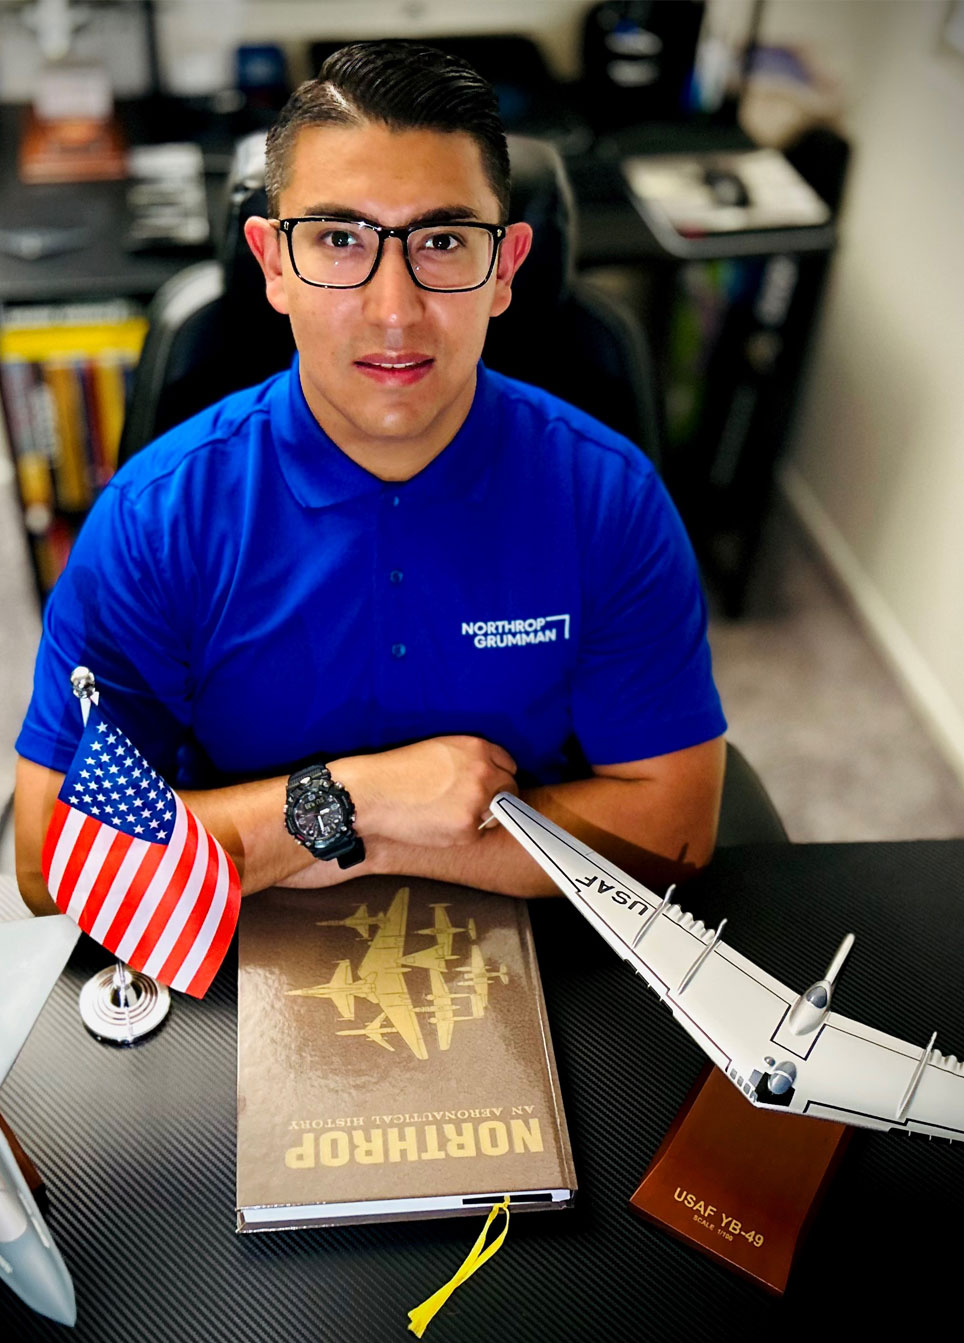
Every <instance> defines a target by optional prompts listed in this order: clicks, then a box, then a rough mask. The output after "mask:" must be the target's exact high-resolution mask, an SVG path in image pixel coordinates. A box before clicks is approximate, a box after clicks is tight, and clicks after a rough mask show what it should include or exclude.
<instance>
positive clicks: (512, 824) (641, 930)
mask: <svg viewBox="0 0 964 1343" xmlns="http://www.w3.org/2000/svg"><path fill="white" fill-rule="evenodd" d="M491 810H492V814H493V815H494V816H496V817H498V819H499V820H500V821H501V822H502V824H503V825H504V826H505V828H506V829H507V830H508V831H509V833H510V834H511V835H513V836H514V837H515V839H517V840H518V841H519V843H520V844H521V845H522V846H523V848H525V849H526V850H527V852H528V853H530V854H531V855H532V857H533V858H534V859H535V860H536V862H537V863H539V865H540V866H541V867H542V868H543V870H544V871H545V872H546V873H548V875H549V876H550V877H551V878H552V880H553V881H554V882H555V883H556V885H557V886H558V887H559V889H560V890H561V891H562V892H563V894H564V895H566V896H568V898H569V899H570V900H571V901H572V903H573V904H574V905H575V906H576V908H577V909H578V910H579V912H580V913H581V914H582V915H583V916H584V917H585V918H586V919H588V921H589V922H590V923H591V924H592V926H593V927H594V928H595V929H596V931H597V932H598V933H599V934H600V935H601V936H602V937H603V938H604V939H605V940H606V941H607V942H608V943H609V945H610V946H611V947H612V948H613V950H614V951H615V952H616V953H617V955H619V956H621V957H622V959H623V960H625V961H626V962H628V964H629V965H631V966H632V967H633V969H635V970H636V971H637V972H638V973H639V974H640V975H641V976H642V977H643V979H644V980H645V981H646V983H647V984H648V985H649V987H650V988H651V989H653V990H654V991H655V993H656V994H657V995H658V996H659V997H660V998H661V999H662V1000H663V1002H665V1003H666V1005H667V1006H668V1007H669V1008H670V1010H671V1011H672V1013H673V1016H674V1017H675V1018H676V1020H677V1021H678V1022H679V1024H680V1025H681V1026H682V1027H683V1029H684V1030H685V1031H686V1032H687V1033H688V1034H689V1035H690V1036H692V1038H693V1039H694V1040H695V1041H696V1043H697V1044H698V1045H699V1046H700V1047H701V1048H702V1049H703V1050H704V1051H705V1052H706V1053H707V1054H708V1055H709V1057H710V1058H711V1059H712V1060H713V1062H714V1063H715V1064H716V1065H717V1067H719V1068H720V1069H722V1071H723V1072H724V1073H725V1074H726V1076H727V1077H728V1078H729V1079H730V1081H731V1082H732V1083H733V1084H734V1086H736V1087H737V1088H738V1089H739V1090H740V1091H741V1092H742V1093H743V1095H744V1096H745V1097H746V1098H747V1100H749V1101H751V1102H752V1103H753V1104H754V1105H758V1106H761V1107H763V1108H765V1109H771V1110H784V1111H788V1112H790V1113H793V1114H805V1115H811V1116H815V1117H817V1118H821V1119H834V1120H837V1121H839V1122H841V1123H845V1124H855V1125H858V1126H861V1127H865V1128H873V1129H891V1128H898V1129H904V1130H906V1131H908V1132H914V1133H926V1134H929V1135H931V1136H933V1137H940V1138H950V1139H956V1140H962V1139H964V1063H962V1062H959V1061H958V1060H957V1059H956V1058H955V1057H954V1056H953V1055H949V1056H946V1057H945V1056H944V1055H942V1054H940V1053H939V1052H938V1051H937V1050H936V1049H935V1048H934V1040H935V1038H936V1032H935V1034H934V1035H932V1036H931V1038H930V1040H929V1041H928V1042H927V1043H926V1044H923V1045H922V1044H911V1043H908V1042H907V1041H905V1040H899V1039H897V1038H896V1037H895V1036H892V1035H886V1034H885V1033H884V1032H883V1031H878V1030H874V1029H873V1028H872V1027H870V1026H865V1025H863V1024H861V1023H860V1022H859V1021H852V1020H850V1019H849V1018H847V1017H844V1016H841V1015H840V1014H839V1013H837V1012H834V1011H833V1010H832V1007H831V1004H832V1000H833V987H834V981H835V980H836V978H837V975H838V974H839V972H840V969H841V967H842V966H843V963H844V960H845V959H846V957H847V954H848V952H849V951H850V948H851V946H852V945H853V940H854V939H853V936H852V934H850V933H848V934H847V936H846V937H845V938H844V939H843V941H842V942H841V944H840V946H839V948H838V949H837V952H836V954H835V956H834V957H833V960H832V961H831V964H830V966H829V967H828V969H827V971H826V973H825V974H824V976H823V977H822V978H821V979H818V980H817V981H816V983H814V984H812V985H810V986H809V988H805V989H804V990H803V991H802V992H796V991H795V990H793V989H791V988H788V987H787V986H786V985H785V984H781V983H780V981H779V980H777V979H774V977H773V976H772V975H769V974H767V972H766V971H765V970H762V969H761V968H760V967H759V966H758V965H755V964H754V963H753V962H752V961H750V960H748V959H747V958H746V957H745V956H742V955H740V953H739V952H737V951H734V950H733V948H732V947H730V946H728V945H727V944H726V943H725V942H723V941H722V940H721V936H720V935H721V933H722V931H723V927H724V925H725V923H726V920H725V919H724V920H722V921H721V923H720V925H719V927H718V928H717V929H715V930H714V929H712V928H706V927H704V925H703V923H702V922H701V921H700V920H698V919H694V917H693V915H692V914H687V913H685V912H684V911H683V910H682V909H680V907H679V905H676V904H672V903H670V896H671V894H672V890H673V888H672V887H670V889H669V891H667V893H666V895H665V896H663V897H662V898H660V897H659V896H658V895H655V894H654V893H653V892H652V891H650V890H648V889H647V888H646V887H645V886H643V885H641V883H640V882H638V881H635V880H634V879H633V878H632V877H629V876H627V875H626V873H625V872H621V871H620V870H619V868H617V867H615V866H614V865H613V864H612V863H610V862H609V861H608V860H607V859H605V858H602V857H601V856H600V855H599V854H598V853H595V852H594V851H593V850H592V849H590V848H588V847H587V846H586V845H585V844H582V843H581V842H580V841H579V840H577V839H575V838H574V837H573V836H572V835H570V834H569V833H568V832H567V831H565V830H563V829H561V828H560V827H559V826H557V825H555V824H553V822H551V821H549V820H548V819H547V818H546V817H545V816H542V815H541V814H540V813H539V812H537V811H536V810H535V809H534V808H532V807H530V806H528V805H527V804H526V803H525V802H523V801H522V800H521V799H519V798H517V797H513V796H512V795H511V794H509V793H499V794H497V796H496V797H495V798H494V799H493V801H492V806H491Z"/></svg>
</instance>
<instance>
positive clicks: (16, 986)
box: [0, 914, 80, 1324]
mask: <svg viewBox="0 0 964 1343" xmlns="http://www.w3.org/2000/svg"><path fill="white" fill-rule="evenodd" d="M2 928H3V932H2V936H0V1082H3V1080H4V1078H5V1077H6V1075H7V1073H8V1072H9V1071H10V1068H11V1067H12V1066H13V1062H14V1060H15V1059H16V1057H17V1055H18V1054H19V1053H20V1050H21V1048H22V1046H23V1043H24V1041H25V1040H26V1038H27V1036H28V1035H29V1034H30V1031H31V1030H32V1028H33V1024H34V1022H35V1021H36V1020H37V1017H38V1016H39V1015H40V1009H41V1008H42V1007H43V1005H44V1003H45V1002H46V1001H47V997H48V995H49V993H50V990H51V989H52V988H53V986H54V984H55V983H56V982H57V979H58V978H59V976H60V972H61V971H62V970H63V968H64V966H65V965H66V963H67V958H68V957H69V956H70V953H71V951H72V950H73V947H74V943H75V942H76V941H77V938H78V937H79V936H80V928H79V927H78V926H77V924H76V923H74V921H73V919H68V917H67V916H66V914H52V915H50V916H49V917H48V918H43V919H35V918H29V919H16V920H14V921H13V922H11V923H4V924H3V925H2ZM0 1282H5V1283H6V1284H7V1286H8V1287H10V1288H12V1289H13V1291H15V1292H16V1293H17V1295H18V1296H19V1297H20V1298H21V1299H22V1300H23V1301H25V1302H26V1303H27V1305H28V1306H30V1308H31V1309H32V1310H36V1311H39V1313H40V1314H41V1315H48V1316H49V1317H50V1318H51V1319H52V1320H57V1321H58V1322H59V1323H60V1324H74V1323H75V1322H76V1319H77V1306H76V1302H75V1300H74V1284H73V1282H72V1281H71V1278H70V1274H69V1273H68V1271H67V1266H66V1264H65V1263H64V1261H63V1259H62V1258H61V1256H60V1251H59V1250H58V1249H57V1246H56V1245H55V1244H54V1239H53V1236H51V1234H50V1230H49V1228H48V1227H47V1224H46V1222H45V1221H44V1219H43V1217H42V1216H41V1215H40V1209H39V1208H38V1207H37V1204H36V1201H35V1199H34V1197H33V1194H31V1192H30V1188H29V1186H28V1184H27V1182H26V1180H25V1179H24V1178H23V1175H22V1174H21V1172H20V1168H19V1166H18V1165H17V1161H16V1158H15V1157H14V1155H13V1152H12V1150H11V1148H10V1144H9V1143H8V1142H7V1140H6V1138H5V1137H4V1135H3V1133H0Z"/></svg>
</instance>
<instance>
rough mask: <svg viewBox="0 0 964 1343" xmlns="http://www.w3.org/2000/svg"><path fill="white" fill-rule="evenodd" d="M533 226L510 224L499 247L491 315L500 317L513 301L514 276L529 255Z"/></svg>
mask: <svg viewBox="0 0 964 1343" xmlns="http://www.w3.org/2000/svg"><path fill="white" fill-rule="evenodd" d="M531 246H532V228H531V226H530V225H529V224H510V225H509V227H508V229H507V230H506V235H505V237H504V238H503V239H502V246H501V247H500V248H499V260H498V264H497V266H496V272H495V294H494V296H493V299H492V309H491V313H490V316H492V317H498V315H499V313H501V312H505V310H506V308H507V307H508V306H509V304H510V303H511V302H512V278H513V276H514V275H515V273H516V271H517V270H518V269H519V267H520V266H521V265H522V263H523V261H525V259H526V257H527V256H528V255H529V248H530V247H531Z"/></svg>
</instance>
